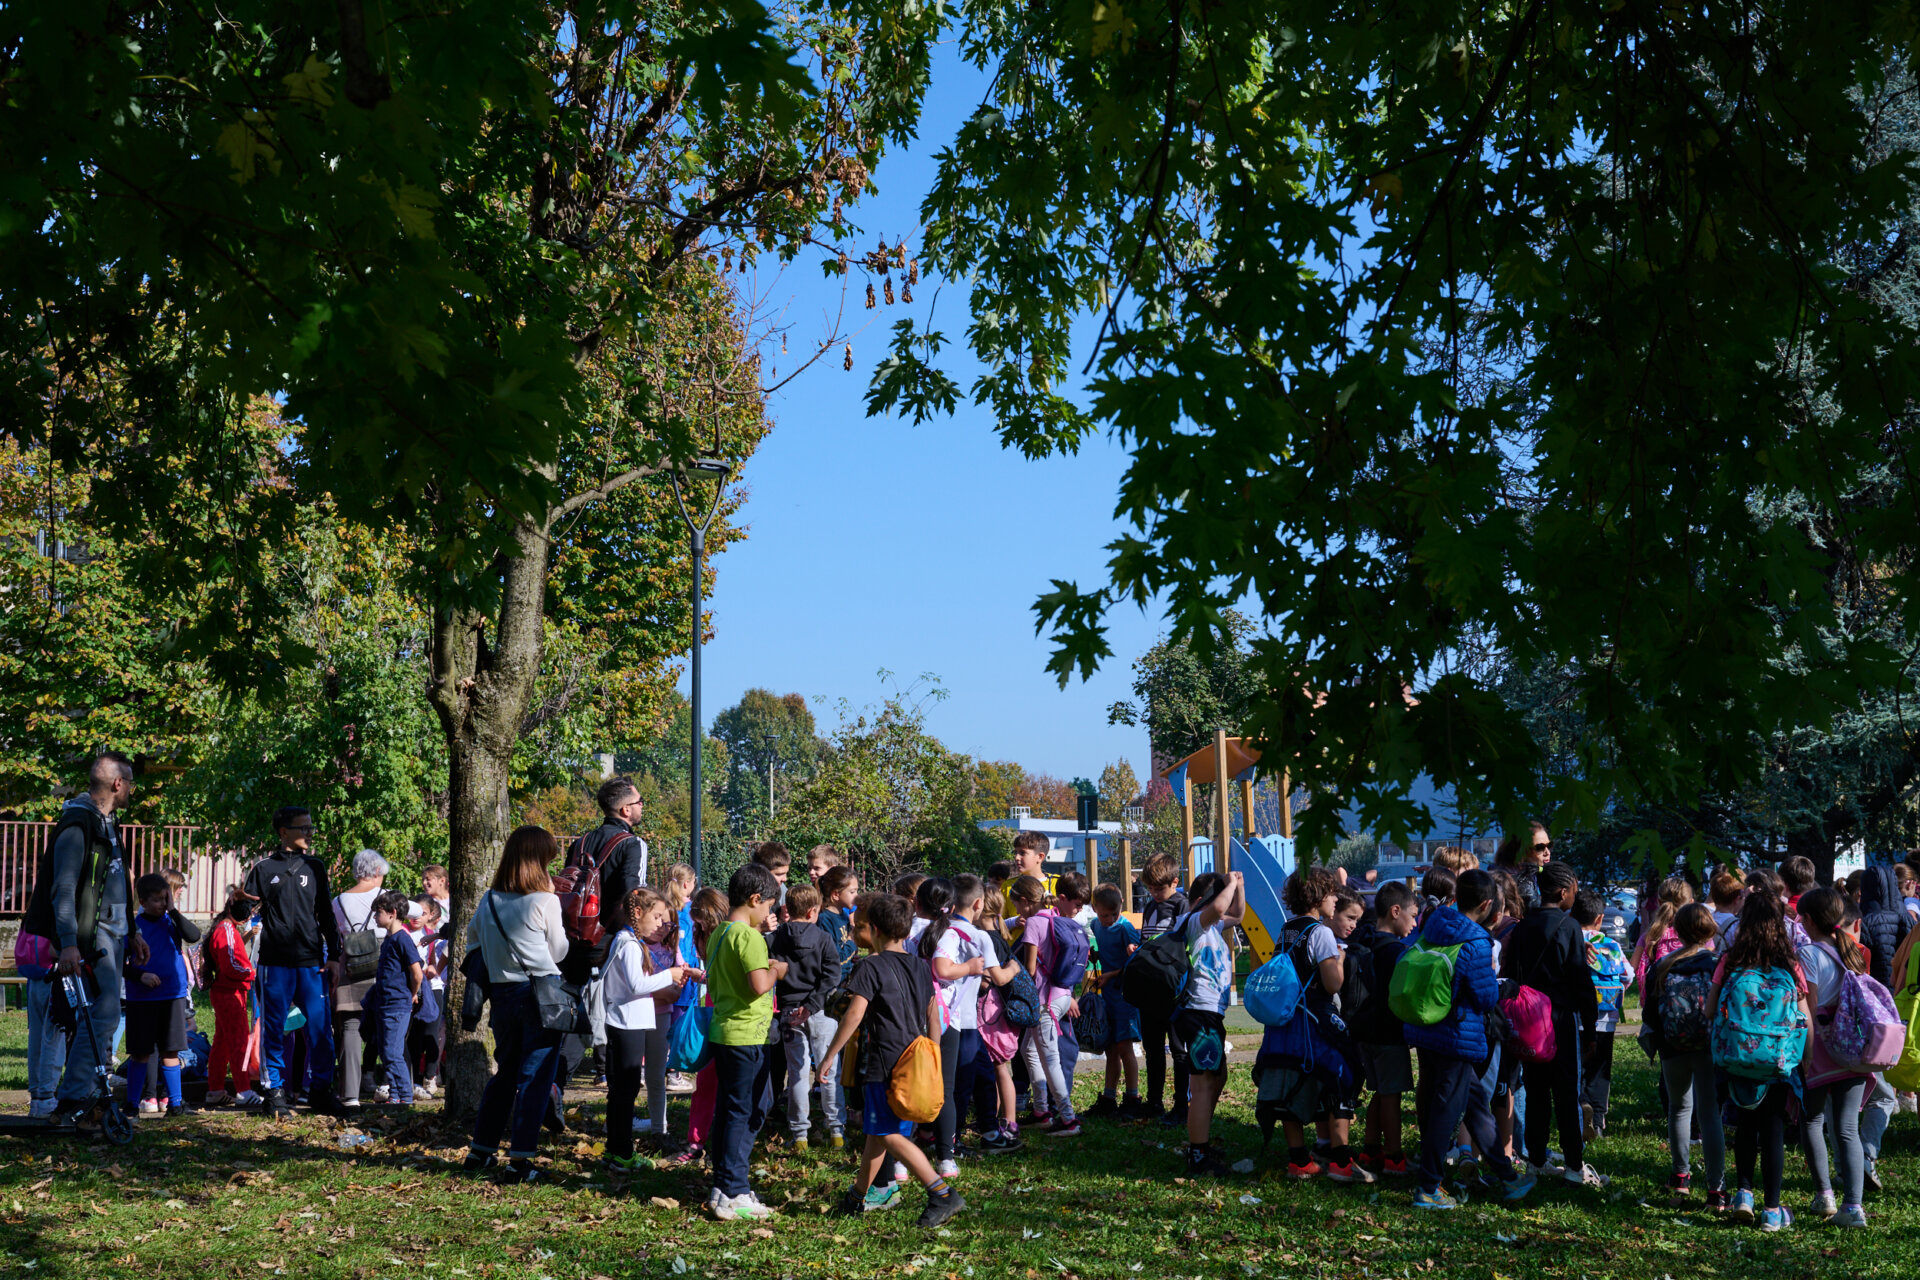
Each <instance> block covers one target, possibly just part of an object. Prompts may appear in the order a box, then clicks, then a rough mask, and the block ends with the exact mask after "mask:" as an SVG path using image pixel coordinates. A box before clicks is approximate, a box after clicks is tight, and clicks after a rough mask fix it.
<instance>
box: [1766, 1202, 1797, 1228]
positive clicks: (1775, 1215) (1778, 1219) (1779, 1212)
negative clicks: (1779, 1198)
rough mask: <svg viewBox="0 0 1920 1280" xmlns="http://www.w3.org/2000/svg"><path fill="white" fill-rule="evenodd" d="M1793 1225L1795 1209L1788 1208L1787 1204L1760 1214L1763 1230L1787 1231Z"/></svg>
mask: <svg viewBox="0 0 1920 1280" xmlns="http://www.w3.org/2000/svg"><path fill="white" fill-rule="evenodd" d="M1792 1225H1793V1210H1791V1209H1789V1208H1787V1206H1785V1205H1781V1206H1780V1207H1779V1208H1777V1209H1769V1210H1767V1211H1766V1212H1765V1213H1763V1214H1761V1215H1760V1229H1761V1230H1762V1231H1785V1230H1786V1229H1787V1228H1788V1227H1790V1226H1792Z"/></svg>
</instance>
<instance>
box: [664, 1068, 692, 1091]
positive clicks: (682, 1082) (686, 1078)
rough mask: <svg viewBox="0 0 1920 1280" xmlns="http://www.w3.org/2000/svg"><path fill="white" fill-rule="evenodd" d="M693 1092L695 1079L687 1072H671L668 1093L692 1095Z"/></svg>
mask: <svg viewBox="0 0 1920 1280" xmlns="http://www.w3.org/2000/svg"><path fill="white" fill-rule="evenodd" d="M693 1090H694V1080H693V1077H692V1076H690V1075H688V1074H687V1073H686V1072H684V1071H669V1072H668V1073H667V1092H668V1093H692V1092H693Z"/></svg>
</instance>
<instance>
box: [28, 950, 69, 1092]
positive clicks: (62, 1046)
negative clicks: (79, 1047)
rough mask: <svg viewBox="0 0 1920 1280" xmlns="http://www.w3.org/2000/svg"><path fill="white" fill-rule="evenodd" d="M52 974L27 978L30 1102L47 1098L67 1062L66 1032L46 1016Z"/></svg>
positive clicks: (58, 1085)
mask: <svg viewBox="0 0 1920 1280" xmlns="http://www.w3.org/2000/svg"><path fill="white" fill-rule="evenodd" d="M53 983H54V979H52V978H31V979H29V980H28V982H27V1096H28V1098H30V1099H31V1100H32V1101H34V1102H51V1101H52V1100H53V1093H54V1090H56V1089H58V1088H59V1087H60V1072H61V1070H62V1069H63V1068H65V1067H66V1065H67V1036H66V1033H65V1032H63V1031H61V1030H60V1028H58V1027H56V1026H54V1025H53V1023H52V1022H50V1021H48V1019H47V1011H48V1010H49V1009H51V1008H52V1007H53Z"/></svg>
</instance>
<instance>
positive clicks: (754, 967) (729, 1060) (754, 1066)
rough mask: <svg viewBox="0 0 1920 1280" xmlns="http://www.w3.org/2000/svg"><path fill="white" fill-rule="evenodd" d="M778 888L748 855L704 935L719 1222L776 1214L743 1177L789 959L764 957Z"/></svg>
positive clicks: (711, 1202)
mask: <svg viewBox="0 0 1920 1280" xmlns="http://www.w3.org/2000/svg"><path fill="white" fill-rule="evenodd" d="M779 895H780V885H779V882H778V881H776V880H775V879H774V876H773V873H772V872H771V871H769V870H767V869H766V868H765V867H763V866H761V865H760V864H759V863H757V862H749V863H748V864H747V865H746V866H744V867H741V868H740V869H739V870H738V871H736V872H734V873H733V879H731V880H729V881H728V882H727V905H728V906H730V907H731V908H732V911H731V912H730V913H729V914H728V916H727V919H726V922H725V923H724V924H722V925H721V926H720V927H719V928H718V929H717V930H715V931H714V935H713V937H712V938H710V939H708V940H707V980H708V983H709V986H710V989H711V990H712V992H713V1026H712V1029H711V1030H710V1031H709V1032H708V1033H707V1039H708V1041H709V1042H710V1043H711V1044H712V1046H713V1065H714V1072H715V1074H716V1076H717V1077H718V1085H719V1089H718V1095H717V1097H716V1098H715V1100H714V1107H713V1130H712V1134H711V1136H710V1137H709V1139H708V1144H707V1149H708V1151H709V1152H711V1154H712V1158H713V1190H712V1192H711V1193H709V1194H708V1196H707V1208H708V1209H709V1210H711V1211H712V1213H713V1216H714V1217H716V1218H718V1219H720V1220H721V1221H722V1222H731V1221H735V1220H738V1219H743V1218H770V1217H772V1216H773V1210H772V1209H771V1208H769V1207H768V1206H766V1205H764V1204H762V1203H761V1202H760V1197H758V1196H756V1195H754V1194H753V1189H752V1188H751V1187H750V1186H748V1185H747V1158H748V1156H749V1155H750V1154H751V1153H752V1151H753V1139H754V1137H755V1135H757V1134H758V1133H759V1132H760V1126H761V1125H762V1124H764V1123H765V1122H766V1118H767V1112H768V1110H769V1109H770V1108H771V1107H772V1106H773V1091H772V1081H771V1078H770V1075H769V1071H768V1062H767V1028H768V1027H769V1026H770V1025H771V1024H772V1022H773V986H774V983H776V982H778V981H779V980H780V979H781V978H783V977H785V976H786V972H787V964H786V961H784V960H774V959H771V958H769V957H768V955H767V938H766V934H765V933H764V932H763V930H764V929H765V927H766V923H767V917H768V916H769V915H771V914H772V912H773V909H774V906H775V904H776V903H777V902H778V901H779Z"/></svg>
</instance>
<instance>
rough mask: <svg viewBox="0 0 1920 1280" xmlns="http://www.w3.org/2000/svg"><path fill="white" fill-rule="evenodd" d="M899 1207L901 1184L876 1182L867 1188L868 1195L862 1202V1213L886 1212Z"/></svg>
mask: <svg viewBox="0 0 1920 1280" xmlns="http://www.w3.org/2000/svg"><path fill="white" fill-rule="evenodd" d="M899 1207H900V1184H899V1183H897V1182H887V1183H875V1184H874V1185H873V1186H871V1187H868V1188H867V1194H866V1197H865V1198H864V1199H863V1200H862V1201H861V1202H860V1212H862V1213H885V1212H886V1211H887V1210H889V1209H898V1208H899Z"/></svg>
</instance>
